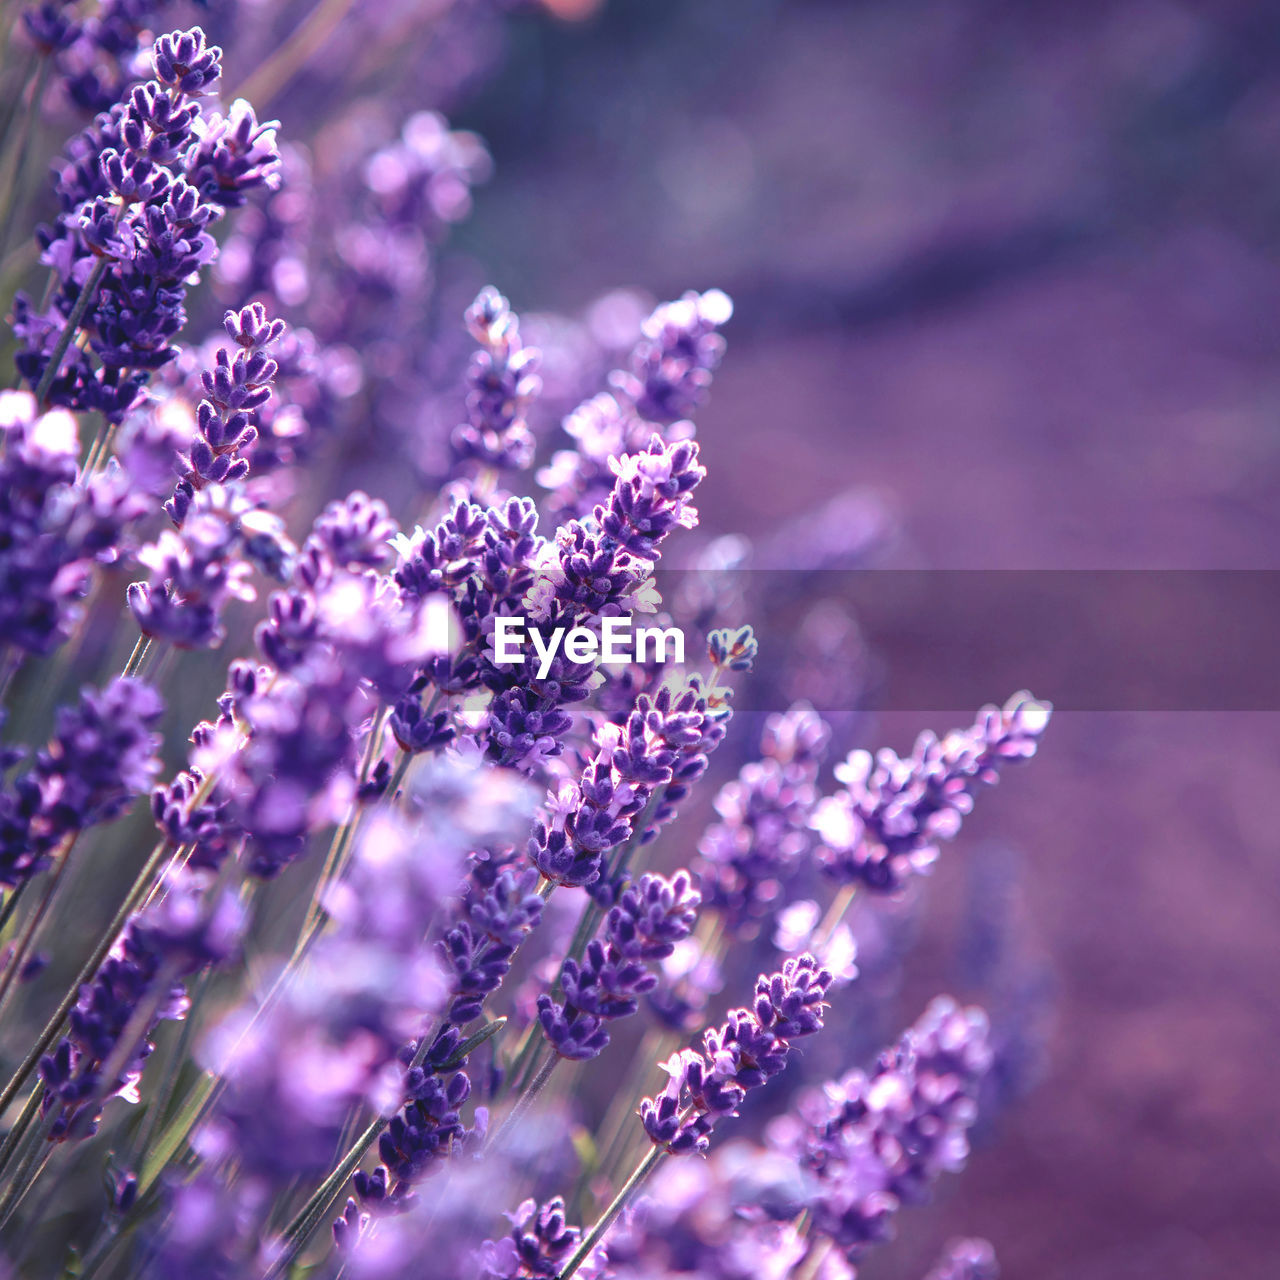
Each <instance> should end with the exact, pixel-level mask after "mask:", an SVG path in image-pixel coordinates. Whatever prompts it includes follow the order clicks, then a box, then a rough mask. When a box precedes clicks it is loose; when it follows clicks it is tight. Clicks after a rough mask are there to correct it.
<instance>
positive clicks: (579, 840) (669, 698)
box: [529, 677, 726, 905]
mask: <svg viewBox="0 0 1280 1280" xmlns="http://www.w3.org/2000/svg"><path fill="white" fill-rule="evenodd" d="M725 715H726V708H725V707H724V706H723V705H722V704H718V703H716V702H715V700H714V698H713V697H712V695H711V694H710V693H709V691H708V690H707V689H706V687H705V686H704V685H703V683H702V681H701V680H699V679H697V678H696V677H695V678H693V679H691V680H690V681H689V682H688V684H687V685H686V686H685V687H683V688H673V687H672V686H671V685H664V686H663V687H662V688H660V689H659V690H657V692H656V693H655V694H654V695H652V696H650V695H649V694H641V695H640V697H639V698H637V699H636V705H635V709H634V710H633V711H632V712H631V714H630V715H629V716H628V717H627V720H626V723H625V724H623V725H614V724H610V723H605V724H603V725H600V726H599V727H598V728H597V729H596V732H595V734H594V737H593V744H594V747H595V754H594V756H593V757H592V759H591V760H590V761H589V763H588V764H587V766H586V768H585V769H584V771H583V773H582V777H581V779H580V780H579V781H578V782H565V783H564V784H562V785H561V786H560V788H559V789H558V790H557V791H555V792H553V793H552V794H551V795H549V796H548V800H547V807H546V816H545V818H544V819H543V820H542V821H541V822H539V823H538V825H537V827H536V828H535V830H534V834H533V836H532V838H531V839H530V841H529V859H530V861H531V862H532V863H533V864H534V866H536V867H537V868H538V870H539V871H541V872H542V874H543V875H544V876H545V877H546V878H547V879H548V880H550V881H553V882H554V883H556V884H564V885H569V886H573V887H581V886H589V885H595V884H596V882H597V881H600V880H601V879H602V877H603V879H604V884H603V885H602V886H601V888H602V889H603V890H604V891H605V893H606V895H610V894H612V893H613V892H614V891H615V890H616V889H617V887H618V877H619V875H621V874H623V873H624V872H625V866H624V865H622V864H618V865H615V866H612V867H609V868H608V875H607V876H606V874H605V873H606V856H607V855H608V854H609V852H610V851H611V850H614V849H617V848H619V847H621V846H624V845H626V844H627V843H628V842H630V841H631V840H632V839H633V837H634V839H635V840H636V841H637V842H642V841H643V839H644V837H645V835H646V834H648V833H652V832H654V831H656V827H655V825H654V824H655V822H656V821H657V820H658V819H659V818H660V817H661V818H662V819H663V820H667V819H669V817H670V811H671V809H672V808H673V806H674V804H675V802H676V800H678V799H679V798H680V797H681V796H682V795H683V794H684V792H685V790H687V787H688V786H689V784H690V781H691V779H692V778H693V777H695V776H697V775H699V774H700V773H701V772H702V770H704V769H705V768H706V760H707V752H708V751H710V750H711V749H713V748H714V747H715V745H716V744H717V743H718V742H719V741H720V738H721V737H722V736H723V723H722V722H723V720H724V718H725ZM673 788H679V791H678V792H677V794H675V795H673V794H672V789H673ZM659 796H662V797H663V800H661V801H659V799H658V797H659ZM637 828H638V829H637ZM605 905H608V903H607V902H606V903H605Z"/></svg>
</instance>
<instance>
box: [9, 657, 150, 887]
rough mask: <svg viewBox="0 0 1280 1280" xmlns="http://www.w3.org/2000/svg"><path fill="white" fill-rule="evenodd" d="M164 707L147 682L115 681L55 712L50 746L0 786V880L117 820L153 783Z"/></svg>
mask: <svg viewBox="0 0 1280 1280" xmlns="http://www.w3.org/2000/svg"><path fill="white" fill-rule="evenodd" d="M163 709H164V703H163V702H162V701H161V698H160V695H159V694H157V693H156V692H155V690H154V689H152V688H151V686H150V685H147V684H143V683H142V682H141V681H139V680H132V679H117V680H114V681H112V683H111V684H109V685H107V686H106V688H104V689H102V690H100V691H99V690H96V689H92V688H85V689H84V690H83V691H82V692H81V695H80V701H79V702H78V703H77V704H76V705H75V706H72V707H64V708H62V709H61V710H60V711H59V712H58V718H57V725H56V728H55V731H54V736H53V738H52V739H51V740H50V742H49V744H48V746H47V747H45V749H44V750H43V751H40V752H39V753H38V754H37V755H36V758H35V760H34V761H33V762H32V766H31V768H30V770H29V771H28V772H27V773H25V774H23V775H21V776H20V777H18V778H16V779H15V780H14V781H13V782H11V783H10V784H9V785H7V786H6V787H4V788H3V789H2V790H0V883H4V884H8V885H18V884H21V883H22V882H23V881H24V880H26V879H29V878H30V877H31V876H32V875H34V874H36V873H37V872H38V871H40V870H41V869H43V868H44V867H45V866H47V865H48V863H49V860H50V858H51V857H52V856H53V855H54V853H55V851H56V850H57V848H58V846H59V845H60V844H61V843H62V842H63V841H64V840H66V839H67V838H68V837H70V836H74V835H75V834H77V833H78V832H81V831H83V830H85V829H86V828H88V827H91V826H95V825H97V824H98V823H102V822H110V821H112V820H113V819H115V818H118V817H119V816H120V815H121V814H122V813H124V811H125V810H126V809H127V808H128V807H129V805H130V803H132V801H133V799H134V797H135V796H137V795H138V794H139V793H140V792H144V791H146V790H147V788H148V787H150V785H151V783H152V781H153V780H154V778H155V775H156V772H157V771H158V769H159V767H160V766H159V761H158V760H157V758H156V751H157V748H158V747H159V745H160V739H159V736H158V735H157V734H156V733H155V732H154V730H155V727H156V725H157V724H158V723H159V721H160V716H161V713H162V711H163Z"/></svg>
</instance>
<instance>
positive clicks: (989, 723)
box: [813, 693, 1052, 893]
mask: <svg viewBox="0 0 1280 1280" xmlns="http://www.w3.org/2000/svg"><path fill="white" fill-rule="evenodd" d="M1051 713H1052V707H1051V706H1050V705H1049V704H1048V703H1046V702H1037V701H1036V700H1035V699H1034V698H1032V697H1031V695H1030V694H1029V693H1018V694H1015V695H1014V696H1013V697H1012V698H1010V699H1009V701H1008V702H1006V703H1005V705H1004V707H1003V708H999V707H994V706H992V707H984V708H983V709H982V710H981V711H980V712H979V713H978V718H977V720H976V721H975V723H974V724H973V726H972V728H970V729H964V730H959V729H957V730H953V731H952V732H951V733H949V734H947V735H946V736H945V737H944V738H941V739H939V738H938V737H936V736H935V735H934V734H932V733H922V734H921V735H920V737H919V738H918V739H917V740H916V745H915V749H914V750H913V751H912V753H911V755H910V756H908V757H906V758H905V759H903V758H901V757H899V756H897V755H895V754H894V753H893V752H892V751H889V750H887V749H884V750H881V751H880V752H878V753H877V755H876V756H875V757H874V758H873V757H872V756H871V754H870V753H869V752H866V751H854V752H852V753H850V755H849V758H848V759H847V760H846V761H845V763H844V764H843V765H839V766H837V768H836V777H837V778H838V779H839V780H840V781H841V782H843V783H844V784H845V788H844V790H842V791H840V792H837V793H836V794H835V795H834V796H830V797H828V798H826V799H825V800H823V801H822V802H820V803H819V804H818V806H817V807H816V809H815V811H814V816H813V826H814V829H815V830H816V831H817V832H818V835H819V837H820V839H821V841H822V847H821V849H820V851H819V857H820V859H821V861H822V865H823V869H824V870H825V871H826V873H827V874H828V875H829V876H830V877H831V878H832V879H834V880H837V881H839V882H841V883H845V884H852V883H857V884H861V885H863V886H865V887H866V888H867V889H870V890H872V891H873V892H877V893H893V892H896V891H898V890H900V889H901V888H902V887H903V885H905V883H906V882H907V880H908V879H909V878H910V876H911V875H913V874H920V873H924V872H927V871H928V870H929V868H930V867H931V866H932V864H933V862H934V861H935V859H936V858H937V856H938V845H939V844H940V843H941V842H942V841H944V840H951V839H953V838H954V836H955V835H956V833H957V832H958V831H959V830H960V824H961V822H962V821H963V819H964V818H965V816H966V815H967V814H968V813H969V812H970V811H971V810H972V808H973V798H974V794H975V793H976V792H977V790H978V789H979V788H980V787H983V786H990V785H992V784H993V783H995V782H996V781H997V779H998V777H999V773H1000V770H1001V768H1002V767H1003V766H1004V765H1005V764H1006V763H1007V762H1009V761H1011V760H1026V759H1029V758H1030V757H1031V756H1033V755H1035V752H1036V747H1037V745H1038V744H1039V740H1040V736H1041V734H1043V732H1044V730H1045V727H1046V726H1047V725H1048V723H1049V716H1050V714H1051Z"/></svg>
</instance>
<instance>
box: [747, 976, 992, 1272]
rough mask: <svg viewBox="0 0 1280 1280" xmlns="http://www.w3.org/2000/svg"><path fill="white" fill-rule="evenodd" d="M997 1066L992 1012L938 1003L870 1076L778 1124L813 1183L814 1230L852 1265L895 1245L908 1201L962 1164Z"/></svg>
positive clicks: (780, 1144)
mask: <svg viewBox="0 0 1280 1280" xmlns="http://www.w3.org/2000/svg"><path fill="white" fill-rule="evenodd" d="M990 1062H991V1052H990V1048H989V1047H988V1044H987V1022H986V1017H985V1015H984V1014H983V1013H982V1012H981V1010H978V1009H961V1008H959V1007H958V1006H957V1005H956V1004H955V1002H954V1001H952V1000H949V999H947V998H945V997H939V998H938V999H937V1000H935V1001H934V1002H933V1003H932V1004H931V1005H930V1006H929V1008H928V1009H927V1010H926V1011H925V1013H924V1015H923V1016H922V1017H921V1019H920V1020H919V1021H918V1022H917V1023H916V1024H915V1026H913V1027H912V1028H911V1029H910V1030H909V1031H908V1032H907V1033H906V1034H905V1035H904V1036H903V1038H902V1040H901V1042H900V1043H899V1044H898V1045H897V1046H896V1047H895V1048H894V1049H892V1050H890V1051H889V1052H888V1053H886V1054H884V1055H883V1056H882V1057H881V1059H880V1062H879V1063H878V1064H877V1066H876V1069H875V1070H874V1071H873V1072H872V1073H871V1074H870V1075H865V1074H863V1073H862V1072H860V1071H854V1072H851V1073H849V1074H848V1075H846V1076H845V1077H844V1078H843V1079H841V1080H840V1081H833V1082H831V1083H829V1084H827V1085H826V1086H825V1088H824V1089H823V1090H822V1091H820V1092H814V1093H811V1094H809V1095H808V1096H807V1097H806V1098H804V1099H802V1100H801V1102H800V1103H799V1104H798V1107H797V1111H798V1117H786V1118H784V1119H781V1120H779V1121H778V1122H776V1123H775V1125H774V1128H773V1131H772V1136H771V1143H772V1145H773V1146H774V1148H775V1149H777V1150H779V1151H781V1152H783V1153H785V1154H788V1155H790V1156H792V1157H794V1158H795V1159H797V1160H799V1162H800V1164H801V1167H802V1169H804V1171H805V1172H806V1175H807V1176H808V1177H809V1178H810V1179H811V1181H812V1191H811V1193H810V1194H809V1196H808V1197H807V1200H806V1207H807V1209H808V1212H809V1213H810V1215H811V1217H812V1221H813V1229H814V1230H815V1231H816V1232H819V1233H821V1234H822V1235H826V1236H829V1237H831V1239H833V1240H834V1241H835V1242H836V1244H837V1245H838V1246H839V1247H840V1248H841V1249H842V1250H843V1251H845V1253H846V1254H847V1255H848V1256H849V1258H850V1260H851V1261H852V1260H856V1258H857V1256H858V1255H859V1253H860V1252H861V1250H863V1249H864V1248H865V1247H866V1246H867V1245H869V1244H874V1243H876V1242H878V1241H881V1240H885V1239H887V1238H889V1236H890V1235H891V1232H892V1223H893V1218H894V1215H895V1214H896V1213H897V1211H898V1208H899V1207H900V1206H901V1205H902V1204H904V1203H906V1204H915V1203H920V1202H921V1201H923V1200H924V1199H926V1198H927V1196H928V1193H929V1191H930V1189H931V1187H932V1184H933V1182H934V1181H935V1180H936V1179H937V1178H938V1176H939V1174H941V1173H943V1172H950V1171H955V1170H957V1169H959V1168H961V1167H962V1166H963V1164H964V1161H965V1158H966V1157H967V1155H968V1142H967V1140H966V1136H965V1135H966V1132H967V1130H968V1129H969V1127H970V1126H971V1125H972V1124H973V1122H974V1119H975V1116H976V1114H977V1107H976V1098H977V1090H978V1087H979V1085H980V1083H981V1081H982V1077H983V1075H984V1073H985V1072H986V1070H987V1068H988V1066H989V1065H990Z"/></svg>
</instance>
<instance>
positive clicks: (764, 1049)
mask: <svg viewBox="0 0 1280 1280" xmlns="http://www.w3.org/2000/svg"><path fill="white" fill-rule="evenodd" d="M830 985H831V974H830V973H829V972H828V971H827V970H826V969H824V968H822V967H821V966H820V965H819V964H818V962H817V961H816V960H815V959H814V958H813V956H811V955H807V954H806V955H801V956H796V957H793V958H792V959H790V960H788V961H787V962H786V963H785V964H784V965H783V967H782V971H781V972H780V973H774V974H761V975H760V977H759V978H758V979H757V981H756V993H755V1001H754V1003H753V1005H752V1007H751V1008H750V1009H732V1010H730V1012H729V1016H728V1018H727V1019H726V1020H725V1022H724V1024H723V1025H722V1026H720V1027H715V1028H712V1029H710V1030H708V1031H706V1032H705V1033H704V1034H703V1037H702V1046H703V1051H702V1052H701V1053H699V1052H698V1051H697V1050H695V1049H682V1050H681V1051H680V1052H679V1053H677V1054H675V1055H674V1056H673V1057H672V1058H671V1059H670V1060H669V1061H667V1062H665V1063H663V1064H662V1069H663V1070H664V1071H665V1072H666V1073H667V1074H668V1075H669V1076H670V1079H669V1080H668V1082H667V1087H666V1088H665V1089H664V1090H663V1091H662V1093H660V1094H659V1095H658V1096H657V1097H656V1098H645V1099H644V1100H643V1101H642V1102H641V1104H640V1120H641V1123H642V1124H643V1125H644V1131H645V1133H646V1134H648V1136H649V1140H650V1141H651V1142H652V1143H653V1144H654V1145H655V1146H657V1147H660V1148H661V1149H663V1150H665V1151H667V1152H670V1153H671V1154H673V1155H679V1154H682V1153H684V1152H689V1151H698V1152H703V1151H706V1149H707V1145H708V1141H709V1138H710V1135H711V1131H712V1129H714V1127H715V1124H716V1121H717V1120H719V1119H720V1118H721V1117H722V1116H733V1115H737V1113H738V1108H739V1106H741V1104H742V1101H743V1099H744V1098H745V1097H746V1094H747V1091H748V1090H749V1089H754V1088H758V1087H759V1086H760V1085H762V1084H764V1083H765V1081H766V1080H770V1079H772V1078H773V1077H774V1076H776V1075H777V1074H778V1073H779V1072H780V1071H782V1069H783V1068H784V1067H785V1066H786V1065H787V1058H788V1057H789V1055H790V1052H791V1042H792V1041H793V1040H798V1039H801V1038H802V1037H804V1036H810V1035H813V1034H814V1033H815V1032H817V1031H820V1030H821V1029H822V1015H823V1012H824V1010H825V1009H826V1002H825V997H826V993H827V988H828V987H829V986H830Z"/></svg>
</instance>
